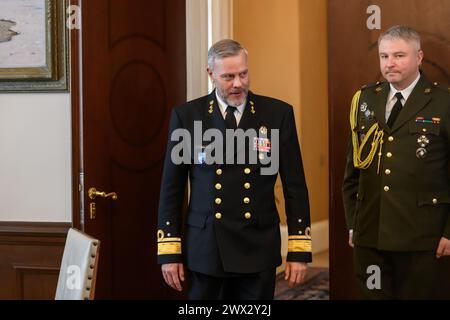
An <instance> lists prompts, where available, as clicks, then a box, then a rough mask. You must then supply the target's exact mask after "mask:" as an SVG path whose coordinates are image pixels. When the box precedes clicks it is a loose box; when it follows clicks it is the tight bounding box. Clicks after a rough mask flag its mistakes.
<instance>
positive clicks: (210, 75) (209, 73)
mask: <svg viewBox="0 0 450 320" xmlns="http://www.w3.org/2000/svg"><path fill="white" fill-rule="evenodd" d="M206 72H207V73H208V76H209V79H210V80H211V82H212V83H214V78H213V71H212V70H211V69H210V68H209V67H208V68H206Z"/></svg>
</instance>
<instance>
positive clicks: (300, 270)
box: [284, 261, 308, 288]
mask: <svg viewBox="0 0 450 320" xmlns="http://www.w3.org/2000/svg"><path fill="white" fill-rule="evenodd" d="M307 270H308V265H307V264H306V263H304V262H289V261H286V271H285V276H284V280H287V281H288V282H289V288H294V287H296V286H297V285H299V284H300V283H302V282H303V281H305V277H306V271H307Z"/></svg>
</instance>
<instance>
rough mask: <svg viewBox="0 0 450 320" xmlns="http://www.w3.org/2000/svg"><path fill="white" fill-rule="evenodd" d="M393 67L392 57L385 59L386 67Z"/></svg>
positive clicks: (393, 60)
mask: <svg viewBox="0 0 450 320" xmlns="http://www.w3.org/2000/svg"><path fill="white" fill-rule="evenodd" d="M394 65H395V59H394V57H391V56H389V57H388V58H387V66H388V67H393V66H394Z"/></svg>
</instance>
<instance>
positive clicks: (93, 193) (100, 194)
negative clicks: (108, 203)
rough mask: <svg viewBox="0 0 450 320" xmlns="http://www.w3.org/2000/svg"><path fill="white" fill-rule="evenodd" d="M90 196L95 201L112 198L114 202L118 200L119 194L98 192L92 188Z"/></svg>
mask: <svg viewBox="0 0 450 320" xmlns="http://www.w3.org/2000/svg"><path fill="white" fill-rule="evenodd" d="M88 194H89V198H91V200H95V198H96V197H101V198H111V199H113V200H117V193H115V192H110V193H106V192H104V191H97V189H95V188H90V189H89V191H88Z"/></svg>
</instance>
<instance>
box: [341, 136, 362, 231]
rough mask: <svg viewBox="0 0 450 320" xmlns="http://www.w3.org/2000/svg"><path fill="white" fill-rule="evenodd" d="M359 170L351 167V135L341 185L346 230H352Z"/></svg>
mask: <svg viewBox="0 0 450 320" xmlns="http://www.w3.org/2000/svg"><path fill="white" fill-rule="evenodd" d="M358 184H359V169H358V168H355V167H354V165H353V144H352V133H351V132H350V137H349V139H348V145H347V159H346V163H345V173H344V183H343V185H342V198H343V201H344V211H345V221H346V224H347V228H348V229H349V230H350V229H353V228H354V227H355V226H354V220H355V208H356V201H357V195H358Z"/></svg>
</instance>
